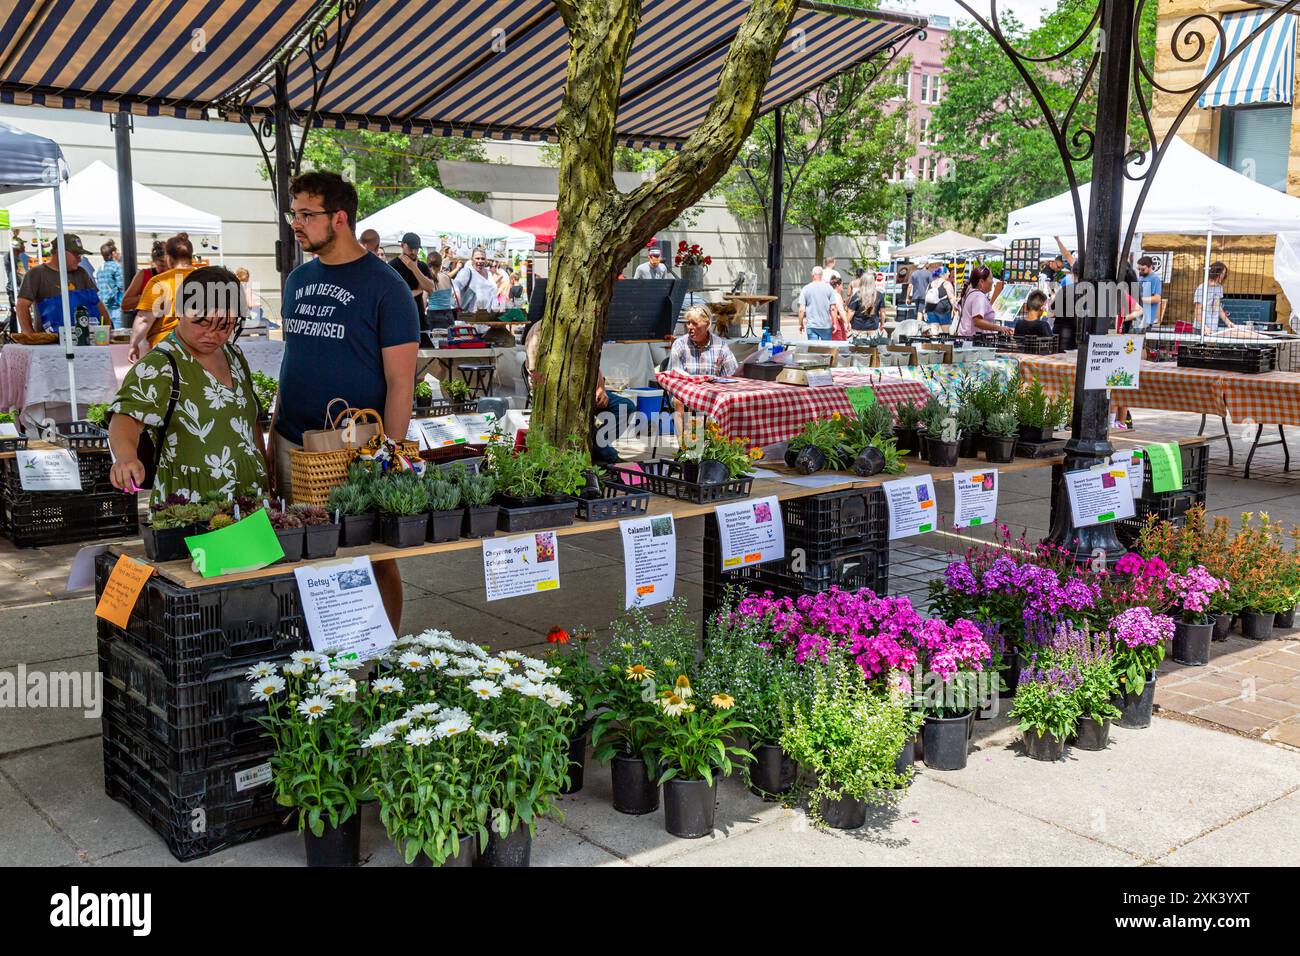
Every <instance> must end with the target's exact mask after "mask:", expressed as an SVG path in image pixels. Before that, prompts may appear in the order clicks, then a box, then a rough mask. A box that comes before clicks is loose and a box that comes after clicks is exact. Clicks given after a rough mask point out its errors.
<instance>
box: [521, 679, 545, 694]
mask: <svg viewBox="0 0 1300 956" xmlns="http://www.w3.org/2000/svg"><path fill="white" fill-rule="evenodd" d="M519 693H521V694H523V695H524V696H525V697H545V696H546V692H545V691H544V690H543V689H542V685H541V684H533V683H531V682H529V681H525V682H524V686H523V687H520V688H519Z"/></svg>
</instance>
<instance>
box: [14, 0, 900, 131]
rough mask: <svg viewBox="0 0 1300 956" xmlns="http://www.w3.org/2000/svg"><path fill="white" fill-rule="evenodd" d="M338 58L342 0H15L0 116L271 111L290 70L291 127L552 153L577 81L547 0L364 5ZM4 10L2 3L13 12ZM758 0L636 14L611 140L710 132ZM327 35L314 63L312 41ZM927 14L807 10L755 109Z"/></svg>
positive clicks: (890, 41)
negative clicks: (44, 111) (705, 124)
mask: <svg viewBox="0 0 1300 956" xmlns="http://www.w3.org/2000/svg"><path fill="white" fill-rule="evenodd" d="M356 5H357V8H358V13H357V14H356V17H355V19H354V20H353V21H352V23H351V29H350V32H347V33H346V40H345V42H344V45H343V51H342V53H341V55H340V56H339V58H338V62H337V65H335V66H334V68H333V71H332V73H331V75H330V77H329V80H328V82H327V83H325V84H324V86H323V87H321V88H319V89H317V88H316V84H315V83H314V79H315V77H316V76H317V73H316V70H315V68H314V66H313V62H312V61H313V60H314V61H315V63H316V64H322V63H328V62H330V61H331V60H332V59H333V57H334V50H335V45H336V43H337V41H338V37H339V35H340V31H339V29H338V23H337V22H336V21H333V20H331V19H329V17H332V16H334V15H336V14H335V11H336V10H337V9H338V8H340V7H341V6H343V5H342V4H339V3H338V2H337V0H23V2H22V3H21V4H18V5H15V6H13V7H12V12H9V13H7V14H6V13H3V12H0V103H13V104H18V105H27V104H35V105H44V106H54V107H62V108H82V109H94V110H101V111H128V110H129V111H131V112H136V113H145V114H154V115H157V114H160V115H167V116H177V117H182V118H189V119H202V118H207V117H208V110H209V109H210V108H215V109H216V110H218V112H219V114H220V115H221V116H223V117H224V118H225V119H228V120H240V119H241V116H240V112H239V107H245V108H248V109H251V110H252V112H253V113H254V114H255V115H256V114H267V113H270V112H271V110H272V109H273V108H274V105H275V102H274V92H273V90H272V89H271V86H270V84H269V83H266V82H259V81H264V80H265V79H266V77H267V74H268V72H269V70H270V68H271V66H272V64H273V63H274V62H275V61H276V60H277V59H284V60H286V61H287V62H288V64H289V66H288V84H289V104H290V108H291V109H292V111H293V113H294V117H295V120H296V121H297V122H299V123H301V122H302V121H304V120H305V119H307V118H308V117H309V116H312V115H314V116H315V122H316V123H318V124H320V125H325V126H330V127H336V128H365V129H374V130H380V131H384V130H400V131H403V132H409V133H416V134H426V135H460V136H474V137H491V138H496V139H504V138H520V139H531V140H541V139H552V138H554V131H555V123H556V118H557V114H558V112H559V107H560V98H561V95H562V94H563V91H564V82H565V74H566V70H567V66H568V39H569V38H568V32H567V30H566V28H565V26H564V23H563V21H562V20H561V18H560V15H559V12H558V9H557V7H556V4H555V3H554V0H507V2H502V0H418V2H414V0H356ZM5 6H9V5H8V4H5ZM748 7H749V2H748V0H696V2H694V3H690V4H683V3H682V2H681V0H644V2H643V4H642V10H641V21H640V24H639V26H638V29H637V36H636V39H635V41H634V44H633V47H632V51H631V55H630V57H629V59H628V64H627V69H626V71H625V74H624V78H623V89H622V97H621V103H620V109H619V116H618V123H617V128H616V130H617V134H618V137H619V140H620V142H623V143H625V144H628V145H634V146H643V147H668V146H674V145H677V144H680V143H681V142H682V141H683V140H685V139H686V138H687V137H688V136H689V135H690V134H691V132H692V131H693V130H694V129H695V128H696V127H697V126H699V124H700V123H701V122H702V120H703V118H704V115H705V113H706V112H707V110H708V107H709V105H710V103H711V102H712V99H713V95H714V91H715V90H716V88H717V80H718V77H719V75H720V73H721V70H722V64H723V61H724V59H725V58H726V55H727V50H728V49H729V47H730V45H731V42H732V40H733V39H734V38H735V35H736V32H737V30H738V28H739V26H740V23H741V21H742V20H743V18H744V15H745V12H746V10H747V9H748ZM318 25H323V30H322V31H321V32H320V35H319V36H318V38H317V39H318V41H319V42H318V43H315V44H313V46H312V48H311V55H310V56H309V55H308V53H307V51H306V49H305V43H304V37H305V36H306V35H307V33H308V31H310V30H313V29H315V28H316V26H318ZM924 25H925V21H924V20H923V19H921V18H918V17H909V16H905V15H900V14H892V13H881V12H874V11H863V10H858V9H849V8H844V7H834V6H830V5H827V4H823V3H817V2H812V0H806V2H804V3H803V4H802V5H801V7H800V9H799V10H798V11H797V12H796V14H795V18H794V22H793V23H792V24H791V27H790V30H789V32H788V33H787V36H786V39H785V42H784V44H783V45H782V48H781V51H780V53H779V54H778V56H777V58H776V61H775V63H774V65H773V68H772V74H771V77H770V79H769V81H768V85H767V89H766V91H765V93H764V97H763V106H762V108H763V110H770V109H772V108H774V107H776V106H780V105H781V104H783V103H787V102H789V101H791V100H792V99H795V98H796V97H798V96H800V95H802V94H803V93H805V92H807V91H808V90H810V89H812V88H814V87H816V86H818V85H819V84H821V83H822V82H824V81H825V80H826V79H828V78H830V77H832V76H834V75H835V74H837V73H840V72H843V71H844V70H846V69H848V68H850V67H852V66H854V65H856V64H859V63H862V62H865V61H867V60H869V59H871V58H872V57H874V56H877V55H878V54H881V53H882V52H884V51H886V50H887V49H888V48H890V47H894V46H896V45H899V44H901V43H902V42H904V41H905V40H906V39H907V38H908V37H910V36H911V35H912V34H914V33H916V32H918V31H919V30H920V29H921V28H922V27H924Z"/></svg>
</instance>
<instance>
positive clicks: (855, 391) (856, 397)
mask: <svg viewBox="0 0 1300 956" xmlns="http://www.w3.org/2000/svg"><path fill="white" fill-rule="evenodd" d="M844 394H845V395H847V396H848V399H849V404H850V405H852V406H853V414H854V415H855V416H856V417H858V418H861V417H862V413H863V412H865V411H866V410H867V409H868V408H870V407H871V406H872V405H874V404H876V393H875V392H873V391H872V390H871V387H870V386H869V385H850V386H849V387H848V388H846V389H845V390H844Z"/></svg>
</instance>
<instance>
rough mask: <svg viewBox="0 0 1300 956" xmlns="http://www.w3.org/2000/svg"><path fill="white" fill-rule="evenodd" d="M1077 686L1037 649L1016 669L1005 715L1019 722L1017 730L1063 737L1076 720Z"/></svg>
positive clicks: (1075, 723) (1045, 735)
mask: <svg viewBox="0 0 1300 956" xmlns="http://www.w3.org/2000/svg"><path fill="white" fill-rule="evenodd" d="M1077 690H1078V685H1077V684H1076V682H1075V679H1074V678H1073V677H1072V676H1071V675H1070V673H1069V672H1068V671H1067V670H1064V669H1062V668H1061V667H1060V662H1059V661H1058V660H1056V659H1055V658H1053V657H1052V656H1050V655H1048V654H1046V653H1045V652H1040V653H1039V656H1038V660H1037V662H1031V663H1030V664H1029V665H1028V666H1027V667H1025V668H1024V669H1023V670H1021V672H1020V683H1019V684H1017V685H1016V696H1015V699H1014V700H1013V701H1012V702H1011V710H1010V712H1009V716H1011V717H1013V718H1015V719H1017V720H1019V721H1020V731H1021V733H1035V734H1039V735H1040V736H1044V737H1055V738H1057V739H1058V740H1066V739H1068V738H1069V736H1070V735H1071V734H1072V733H1074V729H1075V727H1076V726H1077V725H1078V722H1079V713H1080V709H1079V698H1078V694H1077Z"/></svg>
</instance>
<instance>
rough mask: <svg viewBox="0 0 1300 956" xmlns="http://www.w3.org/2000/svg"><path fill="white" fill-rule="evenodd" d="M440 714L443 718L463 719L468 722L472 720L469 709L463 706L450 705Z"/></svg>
mask: <svg viewBox="0 0 1300 956" xmlns="http://www.w3.org/2000/svg"><path fill="white" fill-rule="evenodd" d="M438 716H439V717H441V718H442V719H443V720H463V721H464V722H465V723H467V724H468V723H469V722H470V716H469V711H467V710H465V709H464V708H462V707H448V708H447V709H446V710H444V711H442V713H440V714H439V715H438Z"/></svg>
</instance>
